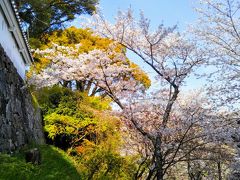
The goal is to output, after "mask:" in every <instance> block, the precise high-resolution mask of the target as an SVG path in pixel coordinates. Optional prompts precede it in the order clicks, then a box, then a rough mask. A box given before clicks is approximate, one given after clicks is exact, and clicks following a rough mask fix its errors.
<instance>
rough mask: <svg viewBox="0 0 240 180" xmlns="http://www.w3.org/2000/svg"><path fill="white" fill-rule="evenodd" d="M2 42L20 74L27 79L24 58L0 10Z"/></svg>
mask: <svg viewBox="0 0 240 180" xmlns="http://www.w3.org/2000/svg"><path fill="white" fill-rule="evenodd" d="M0 44H1V45H2V47H3V48H4V50H5V52H6V54H7V56H8V57H9V58H10V59H11V61H12V62H13V64H14V66H15V67H16V69H17V72H18V73H19V75H20V76H21V77H22V78H23V79H25V71H26V68H27V67H26V66H25V63H24V60H23V58H22V56H21V54H20V52H19V50H18V48H17V44H16V43H15V40H14V37H13V36H12V33H11V32H10V31H9V30H8V26H7V23H6V21H5V19H4V16H3V14H2V12H1V10H0Z"/></svg>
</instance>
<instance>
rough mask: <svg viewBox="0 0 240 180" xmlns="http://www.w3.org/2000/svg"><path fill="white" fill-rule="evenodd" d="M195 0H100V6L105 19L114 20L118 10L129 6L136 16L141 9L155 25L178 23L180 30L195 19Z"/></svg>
mask: <svg viewBox="0 0 240 180" xmlns="http://www.w3.org/2000/svg"><path fill="white" fill-rule="evenodd" d="M196 2H197V1H196V0H114V1H112V0H100V4H99V6H100V8H101V9H102V12H103V14H104V16H105V17H106V19H108V20H109V21H114V16H115V15H116V12H117V11H118V10H125V9H127V8H129V7H130V6H131V8H132V9H133V10H134V12H135V15H136V16H137V15H138V14H139V12H140V10H142V11H143V12H144V14H145V16H146V17H147V18H149V19H151V23H152V25H153V27H154V26H157V25H158V24H160V23H162V22H163V23H164V24H165V25H167V26H173V25H176V24H177V25H178V27H179V30H180V31H182V30H184V29H185V27H186V26H187V25H188V24H189V23H192V22H194V21H195V20H196V17H197V16H196V13H195V11H194V6H196V5H197V4H196Z"/></svg>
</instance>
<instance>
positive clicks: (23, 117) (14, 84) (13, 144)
mask: <svg viewBox="0 0 240 180" xmlns="http://www.w3.org/2000/svg"><path fill="white" fill-rule="evenodd" d="M42 143H44V135H43V131H42V118H41V112H40V109H39V108H38V107H34V105H33V103H32V97H31V94H30V93H29V91H28V89H27V88H26V86H24V81H23V80H22V78H21V77H20V76H19V74H18V73H17V70H16V68H15V67H14V66H13V63H12V62H11V61H10V59H9V58H8V57H7V56H6V53H5V52H4V50H3V48H2V46H1V45H0V152H10V151H14V150H16V149H18V148H20V147H22V146H24V145H25V144H42Z"/></svg>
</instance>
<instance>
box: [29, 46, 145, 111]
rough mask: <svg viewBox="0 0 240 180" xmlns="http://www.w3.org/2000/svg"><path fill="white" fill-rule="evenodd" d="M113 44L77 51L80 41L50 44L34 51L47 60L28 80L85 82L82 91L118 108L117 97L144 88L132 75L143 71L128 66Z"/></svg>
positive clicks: (42, 83)
mask: <svg viewBox="0 0 240 180" xmlns="http://www.w3.org/2000/svg"><path fill="white" fill-rule="evenodd" d="M115 47H116V44H114V43H113V44H111V45H110V46H109V49H108V50H107V51H102V50H97V49H95V50H92V51H90V52H88V53H80V54H79V53H78V51H79V48H81V45H80V44H76V45H75V46H71V47H68V46H59V45H57V44H53V46H52V47H51V48H47V49H45V50H39V49H37V50H35V54H37V55H38V57H39V56H41V57H44V58H46V59H48V60H50V62H51V63H50V64H49V65H48V66H47V67H46V68H45V69H43V70H41V72H40V73H37V72H33V74H32V75H31V78H30V79H29V83H30V84H34V85H36V86H37V87H38V88H41V87H44V86H52V85H54V84H58V83H60V84H61V83H63V82H73V81H75V82H82V81H84V82H88V83H87V85H85V86H86V87H85V88H84V90H87V91H88V93H89V94H90V95H91V96H93V95H95V94H96V93H98V94H100V95H102V96H106V95H108V96H109V97H110V98H111V99H112V100H113V101H114V102H116V103H117V104H118V105H119V106H120V107H122V104H121V102H120V99H119V97H122V98H124V97H125V98H127V97H129V96H130V95H131V94H133V93H137V91H140V92H141V91H144V90H145V89H146V88H147V87H146V84H144V83H141V80H139V79H136V76H135V73H136V72H138V73H139V74H138V76H141V75H144V73H143V71H141V70H140V69H139V68H138V66H132V67H131V66H129V60H128V59H127V58H126V55H125V53H124V52H119V53H118V52H116V51H115V49H114V48H115ZM70 85H71V84H70ZM80 89H81V88H80Z"/></svg>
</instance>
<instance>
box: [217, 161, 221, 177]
mask: <svg viewBox="0 0 240 180" xmlns="http://www.w3.org/2000/svg"><path fill="white" fill-rule="evenodd" d="M217 167H218V180H222V168H221V162H220V161H219V162H217Z"/></svg>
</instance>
